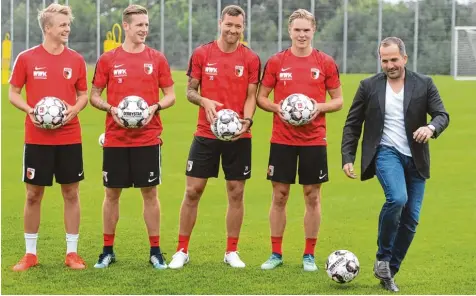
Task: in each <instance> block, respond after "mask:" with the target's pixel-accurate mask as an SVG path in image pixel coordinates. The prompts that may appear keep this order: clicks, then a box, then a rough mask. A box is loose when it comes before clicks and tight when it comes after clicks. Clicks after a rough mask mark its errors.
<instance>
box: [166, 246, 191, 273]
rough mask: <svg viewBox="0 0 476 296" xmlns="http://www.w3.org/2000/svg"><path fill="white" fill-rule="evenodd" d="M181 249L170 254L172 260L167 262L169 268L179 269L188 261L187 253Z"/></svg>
mask: <svg viewBox="0 0 476 296" xmlns="http://www.w3.org/2000/svg"><path fill="white" fill-rule="evenodd" d="M182 250H183V249H180V250H179V251H178V252H177V253H175V254H174V255H173V256H172V261H170V263H169V268H172V269H179V268H182V267H183V266H184V265H185V264H187V263H188V261H190V258H189V256H188V253H184V252H182Z"/></svg>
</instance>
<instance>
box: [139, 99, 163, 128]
mask: <svg viewBox="0 0 476 296" xmlns="http://www.w3.org/2000/svg"><path fill="white" fill-rule="evenodd" d="M157 109H159V105H158V104H153V105H152V106H149V117H147V120H146V121H145V122H144V124H143V125H142V127H144V126H146V125H147V124H149V122H150V121H151V120H152V118H154V116H155V112H157Z"/></svg>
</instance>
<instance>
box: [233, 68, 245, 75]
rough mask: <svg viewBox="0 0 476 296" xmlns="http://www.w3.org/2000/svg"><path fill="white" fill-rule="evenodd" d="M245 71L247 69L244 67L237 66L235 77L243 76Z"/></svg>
mask: <svg viewBox="0 0 476 296" xmlns="http://www.w3.org/2000/svg"><path fill="white" fill-rule="evenodd" d="M244 69H245V67H243V66H235V75H236V76H237V77H241V76H243V70H244Z"/></svg>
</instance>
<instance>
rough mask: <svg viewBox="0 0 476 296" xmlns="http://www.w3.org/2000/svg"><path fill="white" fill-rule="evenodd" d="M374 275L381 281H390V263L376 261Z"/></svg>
mask: <svg viewBox="0 0 476 296" xmlns="http://www.w3.org/2000/svg"><path fill="white" fill-rule="evenodd" d="M374 275H375V277H376V278H378V279H379V280H388V279H391V278H392V275H391V272H390V262H389V261H378V260H375V264H374Z"/></svg>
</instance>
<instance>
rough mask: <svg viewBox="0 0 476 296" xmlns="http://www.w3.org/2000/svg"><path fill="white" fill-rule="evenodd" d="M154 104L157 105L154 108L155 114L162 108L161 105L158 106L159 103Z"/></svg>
mask: <svg viewBox="0 0 476 296" xmlns="http://www.w3.org/2000/svg"><path fill="white" fill-rule="evenodd" d="M156 105H157V110H155V114H157V113H159V111H160V110H162V106H160V104H159V103H157V104H156Z"/></svg>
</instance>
